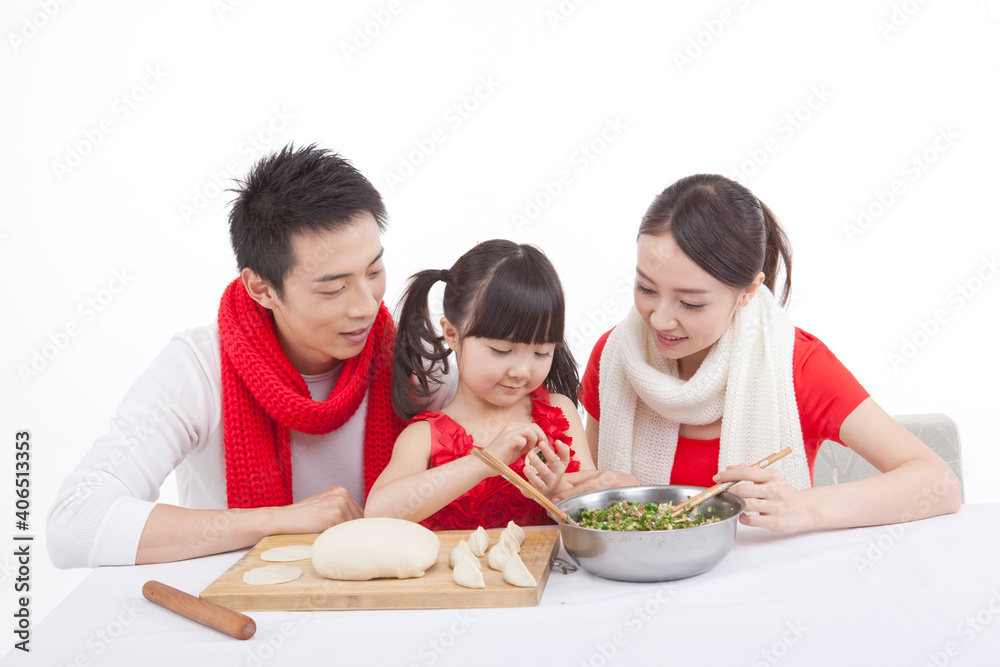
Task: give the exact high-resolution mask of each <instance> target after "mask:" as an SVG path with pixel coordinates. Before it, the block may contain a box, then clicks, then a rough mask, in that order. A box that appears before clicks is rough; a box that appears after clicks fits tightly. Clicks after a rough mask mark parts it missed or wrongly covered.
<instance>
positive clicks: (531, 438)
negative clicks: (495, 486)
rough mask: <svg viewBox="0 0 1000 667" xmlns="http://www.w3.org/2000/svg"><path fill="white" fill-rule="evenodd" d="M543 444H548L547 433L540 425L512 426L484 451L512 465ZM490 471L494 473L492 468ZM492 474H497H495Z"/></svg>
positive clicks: (497, 436) (501, 432)
mask: <svg viewBox="0 0 1000 667" xmlns="http://www.w3.org/2000/svg"><path fill="white" fill-rule="evenodd" d="M543 442H546V440H545V432H544V431H542V429H541V427H540V426H538V424H511V425H509V426H507V428H505V429H503V430H502V431H500V433H498V434H497V435H496V437H495V438H493V440H492V442H490V444H488V445H486V447H484V448H483V449H485V450H486V451H488V452H489V453H490V454H492V455H493V456H495V457H497V458H498V459H500V460H501V461H503V462H504V463H506V464H507V465H510V464H512V463H514V461H517V460H518V459H519V458H521V457H522V456H523V455H524V453H525V452H527V451H529V450H532V449H534V448H535V447H537V446H538V445H539V444H541V443H543ZM483 465H484V466H485V465H486V464H485V463H484V464H483ZM490 470H491V472H492V468H491V469H490ZM492 474H494V475H495V474H497V473H495V472H493V473H492Z"/></svg>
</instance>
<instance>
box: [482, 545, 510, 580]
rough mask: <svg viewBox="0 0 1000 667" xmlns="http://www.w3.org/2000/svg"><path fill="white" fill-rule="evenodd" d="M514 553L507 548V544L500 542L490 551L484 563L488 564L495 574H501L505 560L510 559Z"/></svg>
mask: <svg viewBox="0 0 1000 667" xmlns="http://www.w3.org/2000/svg"><path fill="white" fill-rule="evenodd" d="M513 553H514V552H513V551H511V550H510V549H509V548H507V543H506V542H504V541H503V540H501V541H500V542H497V544H496V546H494V547H493V548H492V549H490V554H489V557H488V558H487V559H486V562H487V563H488V564H489V566H490V568H491V569H494V570H496V571H497V572H503V564H504V563H506V562H507V559H508V558H510V557H511V554H513Z"/></svg>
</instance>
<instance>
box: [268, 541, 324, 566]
mask: <svg viewBox="0 0 1000 667" xmlns="http://www.w3.org/2000/svg"><path fill="white" fill-rule="evenodd" d="M312 549H313V548H312V547H311V546H310V545H308V544H294V545H292V546H288V547H276V548H274V549H268V550H267V551H265V552H264V553H262V554H261V555H260V559H261V560H266V561H268V562H272V563H288V562H291V561H294V560H305V559H307V558H309V557H310V556H312Z"/></svg>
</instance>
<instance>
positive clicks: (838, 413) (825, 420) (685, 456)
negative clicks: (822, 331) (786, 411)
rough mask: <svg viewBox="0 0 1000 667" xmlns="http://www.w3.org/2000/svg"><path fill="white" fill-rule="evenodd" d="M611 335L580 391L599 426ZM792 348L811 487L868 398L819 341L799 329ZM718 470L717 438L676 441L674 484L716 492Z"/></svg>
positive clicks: (594, 354) (599, 347) (600, 343)
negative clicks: (828, 451) (821, 456)
mask: <svg viewBox="0 0 1000 667" xmlns="http://www.w3.org/2000/svg"><path fill="white" fill-rule="evenodd" d="M610 333H611V332H610V331H609V332H607V333H606V334H604V335H603V336H601V337H600V338H599V339H598V341H597V344H596V345H594V351H593V352H591V354H590V361H589V362H587V370H586V371H584V373H583V380H582V381H581V386H580V402H581V403H583V407H584V408H586V409H587V412H588V413H589V414H590V415H591V416H592V417H593V418H594V419H596V420H598V421H600V420H601V403H600V394H599V392H598V386H599V383H600V366H601V353H602V352H603V351H604V345H605V344H606V343H607V341H608V334H610ZM794 345H795V346H794V348H793V349H792V384H793V386H794V388H795V402H796V403H797V404H798V407H799V423H800V424H801V426H802V439H803V441H804V443H805V449H806V461H807V462H808V464H809V481H810V482H811V481H812V474H813V465H814V464H815V462H816V453H817V452H818V451H819V447H820V445H822V444H823V441H824V440H833V441H835V442H840V425H841V424H843V423H844V420H845V419H846V418H847V415H849V414H851V413H852V412H853V411H854V409H855V408H856V407H858V406H859V405H860V404H861V402H862V401H863V400H865V399H866V398H868V392H867V391H865V388H864V387H862V386H861V384H860V383H859V382H858V381H857V379H855V377H854V376H853V375H852V374H851V372H850V371H849V370H847V368H845V367H844V365H843V364H842V363H840V360H839V359H837V357H835V356H834V355H833V352H831V351H830V349H829V348H828V347H827V346H826V345H824V344H823V342H822V341H821V340H820V339H818V338H816V337H815V336H813V335H812V334H810V333H806V332H805V331H802V330H801V329H799V328H798V327H796V329H795V344H794ZM841 444H843V443H841ZM718 467H719V438H714V439H712V440H695V439H694V438H685V437H683V436H678V438H677V451H676V452H675V453H674V469H673V470H672V471H671V473H670V483H671V484H688V485H691V486H712V484H713V483H714V482H713V481H712V476H713V475H715V473H717V472H719V470H718Z"/></svg>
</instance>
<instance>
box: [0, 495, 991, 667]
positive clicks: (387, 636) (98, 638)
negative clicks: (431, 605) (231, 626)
mask: <svg viewBox="0 0 1000 667" xmlns="http://www.w3.org/2000/svg"><path fill="white" fill-rule="evenodd" d="M998 527H1000V504H990V505H967V506H964V507H963V508H962V509H961V511H960V512H958V513H957V514H955V515H951V516H946V517H938V518H935V519H927V520H924V521H918V522H913V523H908V524H900V525H896V526H882V527H874V528H856V529H850V530H837V531H827V532H816V533H809V534H804V535H794V536H782V535H776V534H774V533H770V532H767V531H764V530H760V529H752V528H746V527H744V526H740V528H739V531H738V536H737V541H736V546H735V548H734V550H733V552H732V553H731V554H729V556H728V557H727V558H726V559H725V560H724V561H722V563H720V564H719V565H718V566H716V567H715V568H714V569H713V570H711V571H709V572H707V573H705V574H702V575H699V576H697V577H693V578H691V579H686V580H683V581H677V582H673V583H663V584H629V583H622V582H615V581H607V580H603V579H600V578H597V577H593V576H591V575H590V574H588V573H586V572H584V571H583V570H580V571H577V572H574V573H571V574H568V575H564V574H562V572H561V571H560V570H559V569H558V568H557V569H556V570H554V571H553V573H552V575H551V577H550V578H549V582H548V585H547V586H546V588H545V593H544V595H543V596H542V601H541V604H539V605H538V606H537V607H526V608H514V609H469V610H461V609H459V610H435V611H427V610H419V611H354V612H346V611H343V612H308V613H304V612H250V613H249V615H250V616H251V617H252V618H254V620H255V621H256V623H257V634H256V635H255V636H254V637H253V638H252V639H250V640H248V641H238V640H235V639H231V638H229V637H227V636H225V635H222V634H220V633H217V632H215V631H213V630H210V629H207V628H205V627H203V626H200V625H197V624H195V623H193V622H191V621H189V620H187V619H184V618H182V617H180V616H177V615H175V614H173V613H171V612H168V611H166V610H164V609H162V608H160V607H157V606H155V605H153V604H151V603H149V602H147V601H146V600H145V599H144V598H143V597H142V593H141V589H142V584H143V583H144V582H146V581H147V580H150V579H156V580H158V581H162V582H164V583H166V584H169V585H171V586H174V587H176V588H180V589H181V590H184V591H187V592H189V593H192V594H194V595H197V594H198V593H199V592H200V591H201V590H202V589H203V588H204V587H205V586H207V585H208V584H209V583H211V582H212V581H213V580H214V579H215V578H216V577H218V576H219V575H220V574H221V573H222V572H224V571H225V570H226V569H227V568H228V567H229V566H230V565H232V564H233V563H234V562H236V560H237V559H238V558H239V556H240V555H242V553H243V552H238V553H237V552H234V553H229V554H222V555H218V556H211V557H208V558H201V559H197V560H193V561H187V562H182V563H170V564H166V565H144V566H136V567H120V568H102V569H99V570H95V571H94V572H93V573H92V574H90V575H89V576H88V577H87V578H86V579H85V580H84V582H83V583H82V584H81V585H80V586H79V587H77V588H76V589H75V590H74V591H73V592H72V593H71V594H70V595H69V596H68V597H67V598H66V599H65V600H64V601H63V602H62V603H61V604H60V605H59V606H58V607H57V608H56V609H54V610H53V611H52V612H51V613H50V614H49V615H48V616H47V617H46V618H45V620H44V621H43V622H42V623H41V624H40V625H39V626H38V627H37V628H35V629H34V631H33V634H32V641H31V647H32V652H31V654H24V653H23V652H21V651H16V650H15V651H13V652H12V653H10V654H8V656H7V657H6V658H5V659H4V660H3V661H2V664H3V665H4V666H6V665H21V664H30V665H45V666H46V667H56V666H58V667H62V666H65V665H74V666H77V667H85V666H87V665H130V666H132V665H136V666H137V665H171V666H177V665H213V666H214V665H226V666H235V665H246V666H248V667H264V666H267V667H270V666H272V665H311V664H324V665H380V666H381V665H403V666H409V665H419V666H423V665H463V666H471V665H483V664H485V665H494V664H522V665H531V666H534V665H547V666H552V667H555V666H561V665H569V666H573V667H576V666H587V665H589V666H592V667H602V666H604V665H663V664H671V665H673V664H677V665H680V664H694V663H695V662H699V663H703V664H715V665H751V666H754V667H756V666H765V665H767V666H770V665H777V664H782V665H838V666H840V665H916V666H922V665H932V666H934V667H942V666H943V665H998V664H1000V531H998ZM562 555H563V556H564V557H565V553H563V554H562ZM9 622H10V619H8V623H9ZM7 636H8V641H9V642H12V639H11V635H10V634H9V633H8V635H7ZM8 646H10V644H9V645H8ZM5 648H7V647H5Z"/></svg>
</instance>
